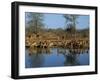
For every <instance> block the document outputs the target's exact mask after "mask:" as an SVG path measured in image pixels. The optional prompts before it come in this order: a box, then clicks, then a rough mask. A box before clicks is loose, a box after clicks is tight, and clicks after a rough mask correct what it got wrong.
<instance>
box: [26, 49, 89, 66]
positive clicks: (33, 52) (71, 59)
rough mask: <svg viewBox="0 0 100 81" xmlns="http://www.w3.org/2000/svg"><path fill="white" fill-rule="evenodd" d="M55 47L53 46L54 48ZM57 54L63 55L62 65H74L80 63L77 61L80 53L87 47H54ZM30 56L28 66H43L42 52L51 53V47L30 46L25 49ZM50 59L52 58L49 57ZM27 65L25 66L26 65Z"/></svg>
mask: <svg viewBox="0 0 100 81" xmlns="http://www.w3.org/2000/svg"><path fill="white" fill-rule="evenodd" d="M54 49H55V48H54ZM56 49H57V51H56V52H57V54H58V55H59V54H62V55H63V56H64V59H65V60H64V63H63V64H64V66H74V65H81V64H80V63H79V61H78V57H79V55H80V54H82V53H83V54H84V53H88V49H65V48H56ZM27 50H28V52H29V55H28V56H29V58H30V62H31V63H30V67H43V63H44V61H45V55H44V54H52V50H51V48H46V49H41V48H30V49H27ZM51 60H52V59H51ZM26 67H27V66H26Z"/></svg>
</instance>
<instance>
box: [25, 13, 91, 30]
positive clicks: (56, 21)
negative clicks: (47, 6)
mask: <svg viewBox="0 0 100 81" xmlns="http://www.w3.org/2000/svg"><path fill="white" fill-rule="evenodd" d="M26 20H28V17H27V16H26ZM65 21H66V20H65V18H64V17H63V15H62V14H50V13H47V14H44V21H43V23H44V24H45V27H46V28H54V29H56V28H62V27H63V28H64V27H65V24H66V23H65ZM77 21H78V23H77V24H76V27H77V29H84V28H87V27H89V16H88V15H80V16H79V18H78V19H77Z"/></svg>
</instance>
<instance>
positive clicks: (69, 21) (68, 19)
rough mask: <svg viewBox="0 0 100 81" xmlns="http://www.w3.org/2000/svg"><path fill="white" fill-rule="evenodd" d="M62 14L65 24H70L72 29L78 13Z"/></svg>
mask: <svg viewBox="0 0 100 81" xmlns="http://www.w3.org/2000/svg"><path fill="white" fill-rule="evenodd" d="M63 16H64V18H65V19H66V25H68V24H70V25H71V27H74V29H76V23H77V19H78V17H79V16H78V15H69V14H65V15H63Z"/></svg>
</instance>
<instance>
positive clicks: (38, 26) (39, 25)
mask: <svg viewBox="0 0 100 81" xmlns="http://www.w3.org/2000/svg"><path fill="white" fill-rule="evenodd" d="M43 17H44V16H43V14H40V13H32V12H29V13H27V16H26V18H27V23H28V27H29V30H31V31H32V32H33V33H35V34H37V33H38V32H39V31H41V30H42V29H43V27H44V23H43Z"/></svg>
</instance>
